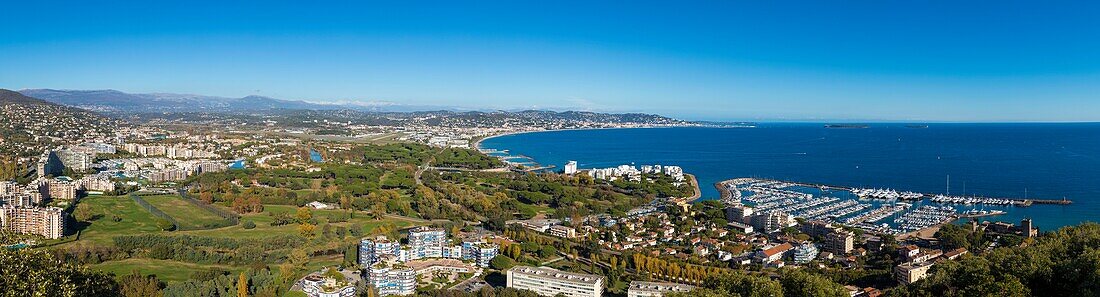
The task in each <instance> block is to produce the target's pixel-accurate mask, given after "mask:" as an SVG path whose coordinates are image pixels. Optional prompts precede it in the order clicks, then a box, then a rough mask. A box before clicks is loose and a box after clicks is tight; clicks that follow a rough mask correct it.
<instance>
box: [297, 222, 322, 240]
mask: <svg viewBox="0 0 1100 297" xmlns="http://www.w3.org/2000/svg"><path fill="white" fill-rule="evenodd" d="M315 229H317V226H315V225H313V224H310V223H303V224H301V225H298V235H301V236H302V237H305V238H313V236H314V235H316V234H315V233H314V230H315Z"/></svg>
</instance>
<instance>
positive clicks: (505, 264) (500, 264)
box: [489, 255, 516, 270]
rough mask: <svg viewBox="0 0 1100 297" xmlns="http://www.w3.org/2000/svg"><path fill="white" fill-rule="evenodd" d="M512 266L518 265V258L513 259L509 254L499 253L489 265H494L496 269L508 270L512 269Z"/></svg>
mask: <svg viewBox="0 0 1100 297" xmlns="http://www.w3.org/2000/svg"><path fill="white" fill-rule="evenodd" d="M512 266H516V260H513V259H512V258H510V257H508V256H504V255H497V256H496V257H493V259H492V260H489V267H492V268H493V269H496V270H508V269H511V268H512Z"/></svg>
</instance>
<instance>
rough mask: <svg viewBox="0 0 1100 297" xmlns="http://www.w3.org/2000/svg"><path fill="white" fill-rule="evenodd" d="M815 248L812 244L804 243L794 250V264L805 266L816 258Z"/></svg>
mask: <svg viewBox="0 0 1100 297" xmlns="http://www.w3.org/2000/svg"><path fill="white" fill-rule="evenodd" d="M817 253H818V251H817V246H815V245H814V244H812V243H804V244H802V245H799V246H798V247H796V248H795V249H794V256H793V258H794V263H796V264H806V263H810V261H813V260H814V258H817Z"/></svg>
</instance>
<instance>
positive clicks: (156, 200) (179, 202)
mask: <svg viewBox="0 0 1100 297" xmlns="http://www.w3.org/2000/svg"><path fill="white" fill-rule="evenodd" d="M142 198H143V199H145V201H148V202H149V204H152V205H153V206H156V207H157V209H160V211H163V212H164V213H165V214H168V216H171V217H172V218H173V219H176V221H177V222H179V224H180V228H188V227H190V228H202V227H203V226H205V225H206V224H213V223H217V222H220V221H222V220H223V219H222V218H221V217H219V216H218V215H216V214H213V213H211V212H209V211H206V210H205V209H202V208H199V207H198V206H195V205H193V204H191V203H189V202H187V201H183V199H185V198H182V197H180V196H175V195H158V196H145V197H142Z"/></svg>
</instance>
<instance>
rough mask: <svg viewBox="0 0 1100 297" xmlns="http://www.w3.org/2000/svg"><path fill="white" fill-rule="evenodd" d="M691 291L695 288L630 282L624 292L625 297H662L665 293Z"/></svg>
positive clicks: (672, 284)
mask: <svg viewBox="0 0 1100 297" xmlns="http://www.w3.org/2000/svg"><path fill="white" fill-rule="evenodd" d="M692 289H695V287H694V286H691V285H685V284H677V283H665V282H643V281H632V282H630V287H629V288H627V290H626V296H627V297H661V296H664V295H665V293H684V292H690V291H691V290H692Z"/></svg>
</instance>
